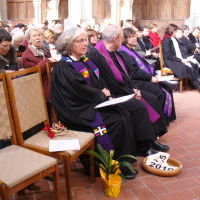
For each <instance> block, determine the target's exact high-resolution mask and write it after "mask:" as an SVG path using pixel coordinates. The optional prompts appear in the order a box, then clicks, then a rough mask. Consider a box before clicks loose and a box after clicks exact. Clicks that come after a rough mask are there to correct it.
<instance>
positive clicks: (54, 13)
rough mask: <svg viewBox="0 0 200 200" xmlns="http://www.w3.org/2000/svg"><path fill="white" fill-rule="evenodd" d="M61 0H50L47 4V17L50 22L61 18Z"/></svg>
mask: <svg viewBox="0 0 200 200" xmlns="http://www.w3.org/2000/svg"><path fill="white" fill-rule="evenodd" d="M59 3H60V0H50V1H49V2H48V4H47V19H48V21H49V22H52V20H57V19H59V14H58V9H59Z"/></svg>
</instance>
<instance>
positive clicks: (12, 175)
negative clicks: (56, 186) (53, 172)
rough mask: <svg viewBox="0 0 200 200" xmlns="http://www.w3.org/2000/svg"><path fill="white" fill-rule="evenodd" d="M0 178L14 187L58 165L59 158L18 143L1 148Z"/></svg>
mask: <svg viewBox="0 0 200 200" xmlns="http://www.w3.org/2000/svg"><path fill="white" fill-rule="evenodd" d="M0 163H1V165H0V180H1V181H2V182H3V183H5V184H6V185H7V186H8V187H10V188H11V187H13V186H16V185H18V184H19V183H21V182H23V181H25V180H26V179H29V178H31V177H33V176H35V175H36V174H38V173H40V172H42V171H44V170H46V169H48V168H50V167H53V166H54V165H56V163H57V160H56V159H54V158H52V157H50V156H46V155H43V154H40V153H37V152H34V151H31V150H29V149H25V148H23V147H20V146H18V145H11V146H8V147H6V148H4V149H1V150H0Z"/></svg>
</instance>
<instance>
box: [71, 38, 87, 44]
mask: <svg viewBox="0 0 200 200" xmlns="http://www.w3.org/2000/svg"><path fill="white" fill-rule="evenodd" d="M74 42H75V43H84V42H87V43H88V39H87V38H83V39H79V40H74Z"/></svg>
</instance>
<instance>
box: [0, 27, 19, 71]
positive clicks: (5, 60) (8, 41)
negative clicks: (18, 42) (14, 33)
mask: <svg viewBox="0 0 200 200" xmlns="http://www.w3.org/2000/svg"><path fill="white" fill-rule="evenodd" d="M6 70H18V64H17V59H16V52H15V49H14V47H13V46H12V37H11V35H10V33H8V32H7V31H6V30H4V29H0V72H4V71H6Z"/></svg>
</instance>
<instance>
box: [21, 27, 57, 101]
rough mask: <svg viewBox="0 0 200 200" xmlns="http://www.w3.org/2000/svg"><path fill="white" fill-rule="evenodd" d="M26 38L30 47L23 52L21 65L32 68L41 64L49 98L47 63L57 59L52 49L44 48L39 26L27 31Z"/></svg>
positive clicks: (45, 88)
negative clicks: (52, 53)
mask: <svg viewBox="0 0 200 200" xmlns="http://www.w3.org/2000/svg"><path fill="white" fill-rule="evenodd" d="M26 39H27V41H28V42H29V45H28V48H27V49H26V51H25V52H24V53H23V54H22V58H21V66H22V67H23V68H30V67H34V66H39V67H40V69H41V72H42V80H43V85H44V93H45V97H46V99H47V100H48V98H49V92H50V85H49V83H48V78H47V73H46V64H47V63H53V62H56V61H57V60H56V59H54V58H51V55H50V51H49V50H46V49H43V48H42V41H43V39H44V38H43V35H42V31H41V29H39V28H31V29H29V30H28V31H27V32H26Z"/></svg>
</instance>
